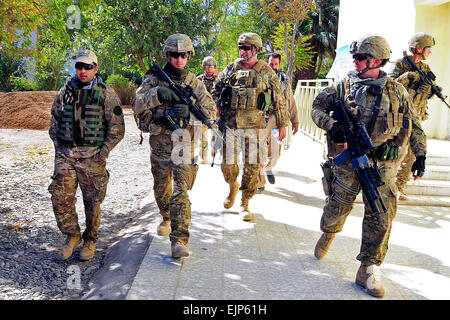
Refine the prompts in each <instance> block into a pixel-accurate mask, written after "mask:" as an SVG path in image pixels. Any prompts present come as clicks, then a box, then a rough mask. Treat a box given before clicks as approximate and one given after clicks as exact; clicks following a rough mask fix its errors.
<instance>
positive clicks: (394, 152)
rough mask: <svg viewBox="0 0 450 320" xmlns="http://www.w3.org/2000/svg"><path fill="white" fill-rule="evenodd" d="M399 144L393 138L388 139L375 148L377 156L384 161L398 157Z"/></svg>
mask: <svg viewBox="0 0 450 320" xmlns="http://www.w3.org/2000/svg"><path fill="white" fill-rule="evenodd" d="M398 149H399V148H398V145H397V144H396V143H395V142H394V141H393V140H387V141H386V142H385V143H383V144H382V145H380V146H379V147H378V148H376V149H375V154H374V156H375V158H377V159H378V160H382V161H387V160H397V159H398Z"/></svg>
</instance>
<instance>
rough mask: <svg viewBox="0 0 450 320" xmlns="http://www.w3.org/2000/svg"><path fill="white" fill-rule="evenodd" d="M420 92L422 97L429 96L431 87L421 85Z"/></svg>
mask: <svg viewBox="0 0 450 320" xmlns="http://www.w3.org/2000/svg"><path fill="white" fill-rule="evenodd" d="M419 90H420V92H422V94H424V95H428V96H429V95H430V93H431V86H430V85H429V84H425V83H421V84H420V86H419Z"/></svg>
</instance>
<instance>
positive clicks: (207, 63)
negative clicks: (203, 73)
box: [202, 56, 217, 67]
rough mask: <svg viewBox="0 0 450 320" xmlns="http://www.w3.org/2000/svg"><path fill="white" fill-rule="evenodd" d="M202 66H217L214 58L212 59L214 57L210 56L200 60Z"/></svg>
mask: <svg viewBox="0 0 450 320" xmlns="http://www.w3.org/2000/svg"><path fill="white" fill-rule="evenodd" d="M204 66H214V67H215V66H217V62H216V59H214V57H211V56H207V57H205V58H204V59H203V62H202V67H204Z"/></svg>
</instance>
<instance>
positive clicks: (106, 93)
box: [49, 50, 125, 261]
mask: <svg viewBox="0 0 450 320" xmlns="http://www.w3.org/2000/svg"><path fill="white" fill-rule="evenodd" d="M75 69H76V74H75V75H74V76H73V77H72V79H71V80H69V81H68V82H67V83H66V84H65V85H64V87H63V88H61V90H60V91H59V92H58V94H57V95H56V97H55V101H54V102H53V106H52V110H51V114H52V118H51V123H50V130H49V134H50V138H51V139H52V140H53V143H54V146H55V168H54V173H53V176H52V180H53V181H52V183H51V184H50V186H49V192H50V193H51V199H52V203H53V211H54V213H55V217H56V222H57V225H58V228H59V229H60V230H61V232H62V233H63V234H64V235H66V241H65V243H64V244H63V246H62V247H61V250H60V256H61V258H62V259H63V260H66V259H68V258H69V257H70V256H71V255H72V253H73V250H74V249H75V248H76V247H77V246H78V245H79V244H80V243H81V238H83V240H84V242H83V247H82V249H81V251H80V254H79V258H80V260H82V261H85V260H90V259H91V258H92V257H94V255H95V250H96V242H97V240H98V232H97V231H98V228H99V225H100V205H101V203H102V202H103V200H104V198H105V195H106V187H107V184H108V180H109V173H108V171H107V170H106V159H107V158H108V155H109V153H110V152H111V150H112V149H113V148H114V147H115V146H116V145H117V144H118V143H119V141H120V140H121V139H122V138H123V136H124V133H125V124H124V118H123V114H122V108H121V103H120V99H119V97H118V96H117V94H116V93H115V92H114V90H113V89H112V88H110V87H107V86H106V85H105V83H104V82H103V80H102V78H101V77H100V76H98V75H97V71H98V64H97V57H96V55H95V54H94V52H92V51H89V50H84V51H80V52H79V53H78V54H77V55H76V63H75ZM78 185H79V186H80V188H81V191H82V193H83V203H84V210H85V216H86V229H85V231H84V232H83V235H82V236H81V233H80V226H79V225H78V216H77V213H76V211H75V202H76V191H77V188H78Z"/></svg>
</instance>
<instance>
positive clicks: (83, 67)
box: [75, 62, 97, 70]
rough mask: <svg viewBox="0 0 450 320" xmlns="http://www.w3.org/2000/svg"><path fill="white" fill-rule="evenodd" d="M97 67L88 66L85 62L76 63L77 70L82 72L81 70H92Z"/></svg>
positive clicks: (93, 65)
mask: <svg viewBox="0 0 450 320" xmlns="http://www.w3.org/2000/svg"><path fill="white" fill-rule="evenodd" d="M96 66H97V65H95V64H87V63H83V62H77V63H75V69H78V70H81V69H85V70H92V69H94V68H95V67H96Z"/></svg>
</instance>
